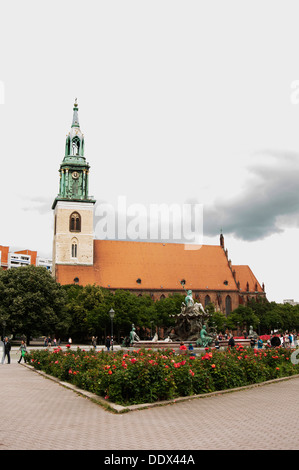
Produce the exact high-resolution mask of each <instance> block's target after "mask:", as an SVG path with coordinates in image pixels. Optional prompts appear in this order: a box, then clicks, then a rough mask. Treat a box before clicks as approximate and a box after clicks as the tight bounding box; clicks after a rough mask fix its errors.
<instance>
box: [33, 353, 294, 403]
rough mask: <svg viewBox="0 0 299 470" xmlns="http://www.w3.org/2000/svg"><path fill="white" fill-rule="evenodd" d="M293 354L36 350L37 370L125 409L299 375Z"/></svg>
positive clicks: (35, 364)
mask: <svg viewBox="0 0 299 470" xmlns="http://www.w3.org/2000/svg"><path fill="white" fill-rule="evenodd" d="M291 353H292V350H286V349H283V348H278V349H272V348H271V349H269V350H264V349H262V350H257V349H254V350H253V349H250V348H249V349H243V348H242V347H239V346H237V347H236V348H233V349H227V350H225V351H217V350H210V349H207V350H206V351H205V353H203V354H200V355H198V356H188V355H181V354H175V352H174V350H172V349H165V350H158V351H154V350H151V349H148V350H145V349H138V350H134V351H130V352H129V351H127V352H126V351H124V350H120V351H116V352H109V353H108V352H105V351H100V352H95V351H88V352H87V351H84V350H81V349H79V348H78V349H77V350H76V351H74V350H67V351H62V350H61V349H60V348H58V349H55V350H54V352H50V351H49V350H47V349H46V350H33V351H31V352H30V353H29V355H28V359H29V361H30V364H31V365H32V366H33V367H35V368H36V369H39V370H43V371H45V372H46V373H47V374H50V375H53V376H55V377H58V378H59V379H61V380H63V381H68V382H71V383H73V384H74V385H76V386H77V387H79V388H82V389H84V390H88V391H90V392H93V393H96V394H98V395H99V396H102V397H105V398H107V399H109V400H111V401H112V402H114V403H118V404H121V405H129V404H138V403H153V402H156V401H159V400H168V399H172V398H176V397H179V396H190V395H193V394H203V393H207V392H211V391H220V390H224V389H230V388H235V387H241V386H244V385H250V384H253V383H259V382H263V381H266V380H270V379H273V378H277V377H285V376H290V375H293V374H295V373H298V370H299V366H295V365H293V364H292V363H291V360H290V355H291Z"/></svg>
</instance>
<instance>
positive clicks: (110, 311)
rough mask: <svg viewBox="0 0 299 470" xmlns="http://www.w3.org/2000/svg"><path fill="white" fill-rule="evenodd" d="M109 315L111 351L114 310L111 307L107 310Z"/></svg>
mask: <svg viewBox="0 0 299 470" xmlns="http://www.w3.org/2000/svg"><path fill="white" fill-rule="evenodd" d="M109 315H110V318H111V350H112V351H113V318H114V315H115V311H114V310H113V308H111V309H110V310H109Z"/></svg>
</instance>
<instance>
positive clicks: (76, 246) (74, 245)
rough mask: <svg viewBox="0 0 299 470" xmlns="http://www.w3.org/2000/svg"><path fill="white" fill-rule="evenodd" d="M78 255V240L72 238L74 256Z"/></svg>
mask: <svg viewBox="0 0 299 470" xmlns="http://www.w3.org/2000/svg"><path fill="white" fill-rule="evenodd" d="M77 257H78V241H77V240H76V239H75V238H74V239H73V240H72V258H77Z"/></svg>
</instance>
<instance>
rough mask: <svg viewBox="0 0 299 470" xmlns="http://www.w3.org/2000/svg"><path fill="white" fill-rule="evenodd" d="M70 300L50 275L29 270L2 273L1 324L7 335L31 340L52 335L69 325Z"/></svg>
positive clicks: (27, 268)
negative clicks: (67, 300)
mask: <svg viewBox="0 0 299 470" xmlns="http://www.w3.org/2000/svg"><path fill="white" fill-rule="evenodd" d="M65 301H66V296H65V294H64V292H63V291H62V290H61V288H60V285H59V284H57V283H56V281H55V280H54V279H53V277H52V276H51V274H50V273H49V271H47V270H46V269H45V268H43V267H36V266H26V267H21V268H18V269H8V270H5V271H4V270H1V271H0V305H1V307H0V323H3V321H4V320H5V321H6V331H8V332H10V333H13V334H16V333H19V334H23V335H25V336H26V337H27V341H28V342H29V339H30V336H34V335H39V334H49V333H52V332H54V331H55V329H58V328H63V327H64V325H65V324H66V317H65V315H64V305H65Z"/></svg>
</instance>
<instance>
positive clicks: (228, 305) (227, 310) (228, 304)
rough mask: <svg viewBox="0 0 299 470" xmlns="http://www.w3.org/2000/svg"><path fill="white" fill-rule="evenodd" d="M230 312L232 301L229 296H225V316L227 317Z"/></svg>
mask: <svg viewBox="0 0 299 470" xmlns="http://www.w3.org/2000/svg"><path fill="white" fill-rule="evenodd" d="M231 311H232V299H231V297H230V295H227V296H226V298H225V315H226V316H227V315H229V314H230V312H231Z"/></svg>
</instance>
